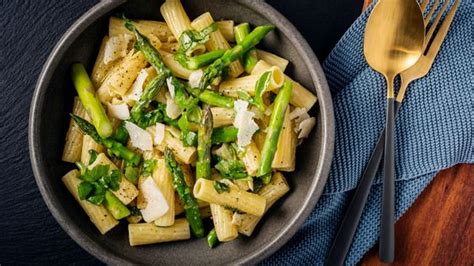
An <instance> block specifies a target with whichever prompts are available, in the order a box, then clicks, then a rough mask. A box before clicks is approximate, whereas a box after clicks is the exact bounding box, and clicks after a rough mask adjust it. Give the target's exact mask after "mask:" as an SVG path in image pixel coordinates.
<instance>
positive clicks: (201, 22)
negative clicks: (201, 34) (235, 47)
mask: <svg viewBox="0 0 474 266" xmlns="http://www.w3.org/2000/svg"><path fill="white" fill-rule="evenodd" d="M212 23H214V19H213V18H212V16H211V13H209V12H206V13H204V14H202V15H200V16H199V17H197V18H196V19H195V20H193V22H192V23H191V26H192V27H193V28H194V29H196V30H198V31H201V30H203V29H204V28H206V27H208V26H210V25H211V24H212ZM205 45H206V49H207V50H208V51H215V50H222V49H223V50H227V49H229V48H230V45H229V43H228V42H227V40H226V38H224V35H223V34H222V33H221V32H220V29H219V28H218V29H217V30H216V31H215V32H213V33H211V34H210V35H209V41H207V42H206V44H205ZM243 72H244V68H243V67H242V64H240V62H239V61H234V62H232V63H231V64H230V65H229V76H230V77H232V78H235V77H238V76H240V74H242V73H243Z"/></svg>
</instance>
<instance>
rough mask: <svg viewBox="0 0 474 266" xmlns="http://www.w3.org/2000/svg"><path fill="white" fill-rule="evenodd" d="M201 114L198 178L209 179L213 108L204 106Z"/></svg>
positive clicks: (197, 165) (197, 163) (197, 164)
mask: <svg viewBox="0 0 474 266" xmlns="http://www.w3.org/2000/svg"><path fill="white" fill-rule="evenodd" d="M201 116H202V118H201V124H200V126H199V130H198V147H197V154H198V159H197V162H196V179H199V178H206V179H209V178H210V177H211V135H212V113H211V108H209V106H206V107H204V108H203V110H202V115H201Z"/></svg>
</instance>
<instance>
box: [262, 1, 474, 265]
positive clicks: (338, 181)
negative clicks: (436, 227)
mask: <svg viewBox="0 0 474 266" xmlns="http://www.w3.org/2000/svg"><path fill="white" fill-rule="evenodd" d="M369 12H370V9H369V10H367V11H366V12H364V13H363V14H362V15H361V16H360V17H359V18H358V19H357V21H356V22H355V23H354V24H353V25H352V26H351V27H350V29H349V30H348V31H347V32H346V33H345V34H344V36H343V37H342V39H341V40H340V41H339V43H338V44H337V45H336V47H335V48H334V50H333V51H332V52H331V54H330V55H329V57H328V58H327V60H326V61H325V62H324V64H323V68H324V71H325V73H326V77H327V79H328V82H329V86H330V87H331V90H332V92H333V99H334V111H335V117H336V143H335V145H336V146H335V153H334V160H333V163H332V168H331V172H330V175H329V179H328V182H327V185H326V187H325V191H324V194H323V196H321V198H320V200H319V202H318V204H317V206H316V208H315V209H314V210H313V212H312V213H311V215H310V217H309V219H308V220H307V221H306V222H305V223H304V225H303V227H302V228H301V229H300V230H299V231H298V232H297V233H296V235H295V236H294V237H293V239H292V240H291V241H290V242H289V243H288V244H287V245H286V246H284V247H283V248H282V249H281V250H280V251H278V252H276V253H275V254H274V255H273V256H272V257H270V258H269V259H268V260H266V261H265V262H264V264H292V265H294V264H322V263H323V262H324V260H325V257H326V256H327V252H328V251H329V248H330V245H331V242H332V240H333V238H334V236H335V233H336V230H337V227H338V225H339V224H340V222H341V219H342V216H343V214H344V210H345V207H346V206H347V204H348V201H349V196H350V195H349V194H350V193H349V192H350V190H352V189H354V188H355V187H356V186H357V182H358V179H359V177H360V176H361V174H362V173H363V171H364V167H365V165H366V164H367V162H368V160H369V156H370V154H371V151H372V149H373V147H374V146H375V144H376V141H377V139H378V136H379V133H380V132H381V130H382V129H383V126H384V121H385V117H384V116H385V91H386V87H385V81H384V80H383V78H382V76H381V75H380V74H378V73H376V72H375V71H373V70H372V69H370V68H369V67H368V65H367V63H366V61H365V59H364V56H363V47H362V44H363V32H364V28H365V23H366V21H367V18H368V15H369ZM473 15H474V14H473V5H472V1H471V0H464V1H463V2H462V3H461V5H460V7H459V10H458V12H457V14H456V17H455V18H454V21H453V23H452V25H451V29H450V31H449V33H448V36H447V38H446V40H445V41H444V43H443V46H442V48H441V51H440V52H439V54H438V57H437V58H436V61H435V63H434V64H433V67H432V69H431V71H430V73H429V74H428V75H427V76H426V77H425V78H422V79H420V80H417V81H415V82H413V83H412V84H411V85H410V87H409V90H408V93H407V95H406V98H405V100H404V103H403V106H402V108H401V109H400V112H399V115H398V118H397V125H396V142H395V147H396V154H395V156H396V180H397V182H396V216H397V218H399V217H400V216H401V215H402V214H403V213H404V212H405V211H406V210H407V209H408V208H409V207H410V206H411V204H412V203H413V202H414V201H415V199H416V198H417V197H418V195H419V194H420V193H421V192H422V191H423V189H425V188H426V186H428V184H429V183H430V182H431V180H432V179H433V177H434V176H435V175H436V173H437V172H438V171H440V170H442V169H444V168H448V167H450V166H453V165H455V164H458V163H466V162H471V163H472V162H474V150H473V144H474V141H473V140H474V139H473V138H474V135H473V120H474V113H473V112H474V100H473V99H474V83H473V73H474V72H473V68H472V62H473V50H472V47H473V34H472V25H473V24H472V18H473ZM381 178H382V175H381V173H380V172H379V174H378V175H377V177H376V182H375V184H374V185H373V187H372V190H371V193H370V195H369V198H368V202H367V206H366V208H365V210H364V213H363V214H362V218H361V222H360V224H359V227H358V228H357V232H356V235H355V238H354V241H353V243H352V247H351V249H350V251H349V253H348V257H347V259H346V264H355V263H357V262H358V261H360V259H361V258H362V256H363V255H364V254H365V253H366V252H367V251H368V250H369V249H370V248H371V247H372V246H373V245H374V244H375V243H376V242H377V240H378V235H379V222H380V219H379V216H380V205H381V195H382V186H381V185H380V181H381Z"/></svg>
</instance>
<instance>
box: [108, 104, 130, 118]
mask: <svg viewBox="0 0 474 266" xmlns="http://www.w3.org/2000/svg"><path fill="white" fill-rule="evenodd" d="M107 110H108V111H109V114H110V115H111V116H113V117H115V118H118V119H120V120H127V119H129V118H130V111H129V110H128V105H127V104H126V103H121V104H111V103H108V104H107Z"/></svg>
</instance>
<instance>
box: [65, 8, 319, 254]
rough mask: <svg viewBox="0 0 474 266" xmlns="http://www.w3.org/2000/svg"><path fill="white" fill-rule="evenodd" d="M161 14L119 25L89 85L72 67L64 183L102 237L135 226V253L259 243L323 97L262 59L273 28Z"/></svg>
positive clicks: (274, 58)
mask: <svg viewBox="0 0 474 266" xmlns="http://www.w3.org/2000/svg"><path fill="white" fill-rule="evenodd" d="M160 12H161V14H162V16H163V18H164V20H165V21H164V22H163V21H153V20H140V19H137V20H130V19H128V18H125V17H122V18H114V17H112V18H110V20H109V30H108V35H107V36H105V37H104V39H103V42H102V44H101V46H100V47H98V55H97V58H96V61H95V64H94V67H93V69H92V72H91V73H90V74H91V75H90V77H89V75H88V72H87V70H86V69H85V67H84V66H83V65H82V64H80V63H75V64H73V67H72V70H73V71H72V72H71V75H72V80H73V83H74V87H75V89H76V91H77V92H78V94H79V95H80V97H79V98H77V97H76V98H75V100H74V106H73V110H72V114H70V115H71V118H72V121H71V123H70V124H69V128H68V132H67V134H66V142H65V146H64V151H63V160H64V161H66V162H69V163H74V164H75V165H76V167H77V168H78V170H72V171H70V172H69V173H67V174H66V176H64V177H63V182H64V184H65V186H66V187H67V189H68V190H69V191H70V193H71V194H72V195H73V197H74V198H75V199H76V200H77V201H78V202H79V204H80V206H81V207H82V208H83V209H84V210H85V212H86V214H87V215H88V216H89V217H90V219H91V221H92V222H93V223H94V225H95V226H96V227H97V228H98V230H99V232H100V233H102V234H105V233H106V232H107V231H109V230H111V229H112V228H113V227H115V226H116V225H117V224H118V223H119V220H124V221H127V222H128V223H129V225H128V234H129V236H128V237H129V243H130V245H131V246H140V245H148V244H154V243H161V242H169V241H177V240H185V239H190V238H191V237H192V236H194V237H196V238H201V237H204V236H205V234H208V237H207V240H208V245H209V246H210V247H213V246H215V245H216V243H218V242H227V241H232V240H234V239H236V238H238V237H239V234H243V235H247V236H250V235H251V234H252V233H253V231H254V229H255V227H256V225H257V224H258V222H259V221H260V220H261V218H262V217H263V215H264V214H265V213H266V212H267V210H268V209H269V208H270V207H271V206H272V205H273V204H274V202H275V201H276V200H278V199H279V198H281V197H282V196H283V195H284V194H285V193H287V192H288V191H289V187H288V183H287V182H286V180H285V178H284V177H283V175H282V174H281V173H280V171H286V172H292V171H294V170H295V168H296V167H297V165H296V162H295V153H296V149H297V148H296V146H297V145H298V144H299V143H301V142H302V139H303V138H306V137H307V136H308V135H309V133H310V131H311V129H312V127H313V126H314V124H315V123H316V120H315V118H314V117H311V116H310V115H309V114H308V111H309V110H310V108H311V107H312V106H313V105H314V104H315V103H316V96H314V95H313V94H312V93H311V92H310V91H308V90H307V89H305V88H303V87H302V86H301V85H300V84H299V83H297V82H296V81H293V80H292V79H290V78H289V77H288V76H286V75H285V74H284V71H285V69H286V67H287V65H288V64H289V61H288V60H287V59H285V58H282V57H280V56H278V55H275V54H272V53H269V52H266V51H264V50H260V49H257V47H256V46H257V45H258V44H259V43H260V42H261V41H262V39H263V38H264V37H265V36H266V35H267V34H268V33H269V32H271V31H272V30H274V29H275V28H274V26H272V25H262V26H257V27H255V28H254V29H253V30H250V29H251V27H250V25H249V24H248V23H241V24H238V25H235V23H234V21H233V20H221V21H217V22H215V21H214V19H213V17H212V15H211V14H210V13H209V12H205V13H204V14H202V15H200V16H199V17H197V18H192V19H194V20H192V21H191V19H190V18H189V17H188V15H187V14H186V11H185V10H184V7H183V5H182V4H181V1H179V0H166V1H165V2H164V4H163V5H162V6H161V9H160ZM234 26H235V27H234ZM243 66H245V72H244V68H243ZM86 96H87V97H86ZM84 107H86V108H84ZM86 109H87V112H86ZM91 117H92V118H91ZM205 219H211V220H212V224H213V226H214V228H213V229H212V230H210V231H207V230H208V229H207V228H205V227H204V224H205V223H204V222H203V220H205ZM209 224H211V223H209Z"/></svg>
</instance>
